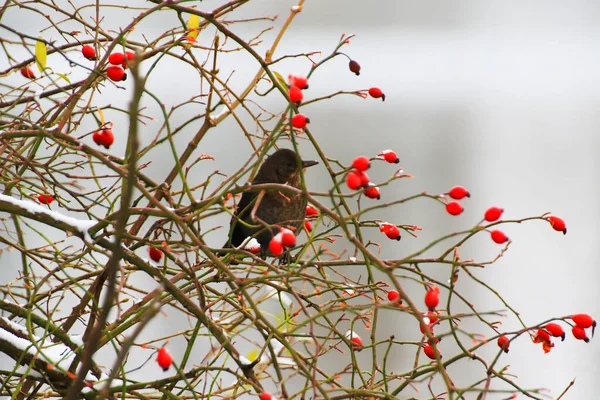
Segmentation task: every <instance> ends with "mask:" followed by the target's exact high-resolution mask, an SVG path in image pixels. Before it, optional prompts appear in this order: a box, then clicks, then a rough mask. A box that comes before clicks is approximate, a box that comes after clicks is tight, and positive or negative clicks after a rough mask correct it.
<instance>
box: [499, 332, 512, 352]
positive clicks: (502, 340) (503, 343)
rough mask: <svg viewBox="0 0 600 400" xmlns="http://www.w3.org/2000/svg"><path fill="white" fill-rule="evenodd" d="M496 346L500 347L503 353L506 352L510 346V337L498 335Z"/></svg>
mask: <svg viewBox="0 0 600 400" xmlns="http://www.w3.org/2000/svg"><path fill="white" fill-rule="evenodd" d="M498 347H500V348H501V349H502V351H504V352H505V353H508V348H509V347H510V339H509V338H507V337H506V336H504V335H502V336H500V337H499V338H498Z"/></svg>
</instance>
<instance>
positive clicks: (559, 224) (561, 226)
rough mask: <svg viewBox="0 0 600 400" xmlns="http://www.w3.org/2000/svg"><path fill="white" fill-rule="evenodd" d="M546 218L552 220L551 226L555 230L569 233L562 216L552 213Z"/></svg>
mask: <svg viewBox="0 0 600 400" xmlns="http://www.w3.org/2000/svg"><path fill="white" fill-rule="evenodd" d="M546 219H547V220H548V222H550V226H552V228H553V229H554V230H555V231H558V232H562V233H563V234H565V235H566V234H567V225H566V224H565V221H563V220H562V218H558V217H555V216H553V215H552V216H549V217H548V218H546Z"/></svg>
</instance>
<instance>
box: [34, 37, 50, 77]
mask: <svg viewBox="0 0 600 400" xmlns="http://www.w3.org/2000/svg"><path fill="white" fill-rule="evenodd" d="M47 55H48V53H47V51H46V43H44V42H42V41H41V40H38V41H37V43H36V44H35V63H36V64H37V67H38V69H39V70H40V72H44V69H46V56H47Z"/></svg>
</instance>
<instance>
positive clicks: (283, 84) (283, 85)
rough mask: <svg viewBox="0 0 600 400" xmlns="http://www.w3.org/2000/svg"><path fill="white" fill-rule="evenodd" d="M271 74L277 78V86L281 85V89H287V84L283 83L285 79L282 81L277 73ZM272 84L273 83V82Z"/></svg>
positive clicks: (281, 77)
mask: <svg viewBox="0 0 600 400" xmlns="http://www.w3.org/2000/svg"><path fill="white" fill-rule="evenodd" d="M271 72H273V75H275V77H276V78H277V80H278V81H279V84H280V85H281V87H284V88H286V87H287V82H286V81H285V79H283V76H281V75H280V74H279V72H277V71H271ZM273 83H274V82H273Z"/></svg>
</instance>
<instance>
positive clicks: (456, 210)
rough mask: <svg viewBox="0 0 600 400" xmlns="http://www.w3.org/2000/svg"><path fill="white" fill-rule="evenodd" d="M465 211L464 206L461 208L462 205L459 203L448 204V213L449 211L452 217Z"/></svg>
mask: <svg viewBox="0 0 600 400" xmlns="http://www.w3.org/2000/svg"><path fill="white" fill-rule="evenodd" d="M463 210H464V208H463V206H461V205H460V203H457V202H456V201H451V202H450V203H448V204H446V211H448V214H450V215H459V214H460V213H462V212H463Z"/></svg>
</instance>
